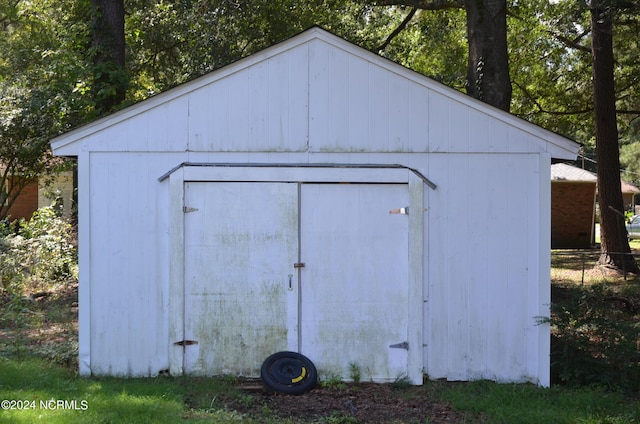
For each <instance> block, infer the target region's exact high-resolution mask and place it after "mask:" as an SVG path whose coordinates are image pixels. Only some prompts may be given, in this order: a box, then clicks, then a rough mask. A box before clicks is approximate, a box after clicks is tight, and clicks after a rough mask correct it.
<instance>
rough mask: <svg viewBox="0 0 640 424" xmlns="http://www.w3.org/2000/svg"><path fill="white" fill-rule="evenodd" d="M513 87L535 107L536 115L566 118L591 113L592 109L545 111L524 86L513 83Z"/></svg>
mask: <svg viewBox="0 0 640 424" xmlns="http://www.w3.org/2000/svg"><path fill="white" fill-rule="evenodd" d="M513 85H515V86H516V87H518V88H519V89H520V90H521V91H522V92H523V93H524V94H525V96H526V97H527V98H528V99H529V100H531V102H532V103H533V104H534V105H535V106H536V108H537V109H538V112H537V113H546V114H549V115H557V116H567V115H581V114H585V113H591V112H593V108H586V109H582V110H572V111H565V112H560V111H553V110H546V109H545V108H544V107H542V105H541V104H540V103H538V101H537V100H536V98H535V97H534V96H533V94H531V93H530V92H529V90H527V89H526V88H525V87H524V86H522V85H520V84H518V83H517V82H515V81H514V82H513Z"/></svg>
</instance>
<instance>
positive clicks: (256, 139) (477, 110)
mask: <svg viewBox="0 0 640 424" xmlns="http://www.w3.org/2000/svg"><path fill="white" fill-rule="evenodd" d="M51 144H52V148H53V151H54V153H55V154H57V155H69V156H75V155H77V154H78V153H79V152H80V151H83V150H85V151H93V150H108V151H132V150H136V151H187V150H189V151H224V152H235V151H238V152H274V151H276V152H277V151H281V152H305V151H308V152H394V153H395V152H398V153H399V152H541V151H544V152H548V153H550V154H551V156H552V157H555V158H561V159H574V158H575V156H576V154H577V151H578V144H577V143H575V142H573V141H570V140H568V139H566V138H564V137H561V136H559V135H557V134H554V133H552V132H550V131H547V130H545V129H543V128H540V127H538V126H536V125H533V124H531V123H529V122H526V121H524V120H522V119H519V118H517V117H515V116H513V115H511V114H509V113H506V112H504V111H502V110H499V109H497V108H494V107H492V106H490V105H487V104H485V103H483V102H481V101H478V100H476V99H473V98H471V97H469V96H467V95H465V94H463V93H460V92H458V91H456V90H454V89H451V88H449V87H447V86H445V85H443V84H440V83H438V82H436V81H434V80H432V79H429V78H427V77H425V76H423V75H420V74H418V73H416V72H414V71H411V70H409V69H407V68H405V67H403V66H400V65H398V64H396V63H394V62H392V61H389V60H387V59H385V58H382V57H380V56H378V55H376V54H374V53H372V52H369V51H367V50H365V49H362V48H360V47H358V46H355V45H354V44H351V43H349V42H347V41H345V40H343V39H341V38H339V37H337V36H335V35H333V34H331V33H329V32H327V31H325V30H323V29H321V28H317V27H315V28H312V29H309V30H307V31H304V32H302V33H300V34H298V35H296V36H294V37H292V38H290V39H288V40H285V41H283V42H281V43H279V44H276V45H274V46H272V47H270V48H267V49H265V50H262V51H260V52H258V53H255V54H253V55H251V56H248V57H246V58H244V59H241V60H239V61H237V62H234V63H232V64H230V65H228V66H226V67H223V68H221V69H218V70H216V71H213V72H211V73H208V74H206V75H204V76H202V77H199V78H197V79H194V80H193V81H190V82H187V83H185V84H182V85H180V86H177V87H175V88H173V89H170V90H167V91H165V92H163V93H160V94H158V95H156V96H154V97H151V98H149V99H147V100H145V101H142V102H140V103H138V104H135V105H133V106H130V107H128V108H126V109H123V110H121V111H118V112H116V113H114V114H111V115H109V116H106V117H104V118H102V119H99V120H96V121H94V122H92V123H89V124H87V125H84V126H82V127H79V128H77V129H75V130H72V131H70V132H68V133H66V134H63V135H61V136H59V137H56V138H55V139H53V140H52V143H51Z"/></svg>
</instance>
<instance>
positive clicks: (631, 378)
mask: <svg viewBox="0 0 640 424" xmlns="http://www.w3.org/2000/svg"><path fill="white" fill-rule="evenodd" d="M556 292H559V293H560V294H559V295H557V296H555V297H561V299H559V300H554V302H553V304H552V307H551V312H552V314H551V319H550V320H549V322H550V324H551V328H552V345H551V376H552V382H554V383H559V384H568V385H577V386H586V385H593V386H602V387H608V388H614V389H622V390H629V391H637V390H640V349H639V348H638V344H639V342H640V325H638V320H637V315H638V311H637V307H636V305H635V302H634V301H633V299H632V298H630V297H625V296H622V295H620V294H619V293H616V292H615V291H614V290H613V289H612V288H611V287H608V286H607V285H605V284H599V285H594V286H587V287H584V286H583V287H576V286H572V287H562V288H556Z"/></svg>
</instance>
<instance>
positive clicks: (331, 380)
mask: <svg viewBox="0 0 640 424" xmlns="http://www.w3.org/2000/svg"><path fill="white" fill-rule="evenodd" d="M320 384H321V385H322V387H325V388H327V389H332V390H344V389H345V388H346V387H347V385H346V384H345V382H344V381H342V376H341V375H340V374H338V373H332V374H330V375H329V376H327V378H326V379H324V380H322V381H321V382H320Z"/></svg>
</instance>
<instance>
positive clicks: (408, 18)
mask: <svg viewBox="0 0 640 424" xmlns="http://www.w3.org/2000/svg"><path fill="white" fill-rule="evenodd" d="M417 11H418V8H417V7H414V8H413V9H411V11H410V12H409V13H408V14H407V16H406V17H405V18H404V20H403V21H402V22H400V25H398V27H397V28H396V29H394V30H393V32H392V33H391V34H389V36H388V37H387V39H386V40H384V43H382V45H381V46H380V47H378V48H377V49H376V51H377V52H381V51H383V50H384V49H386V48H387V46H388V45H389V43H391V41H392V40H393V39H394V38H395V37H396V36H397V35H398V34H400V32H402V30H403V29H405V28H406V27H407V25H408V24H409V22H410V21H411V19H413V16H414V15H415V14H416V12H417Z"/></svg>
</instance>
